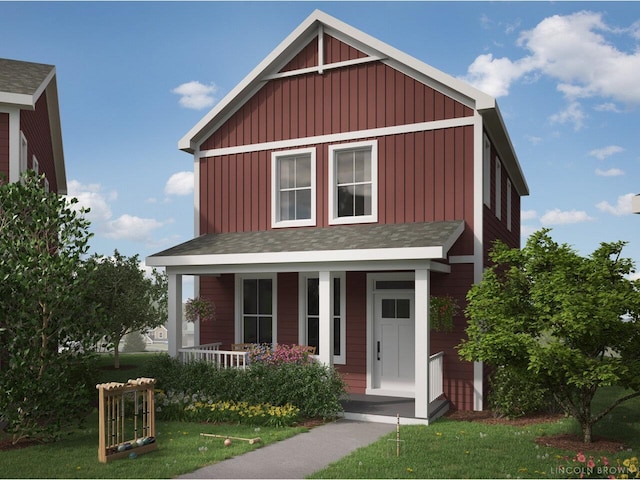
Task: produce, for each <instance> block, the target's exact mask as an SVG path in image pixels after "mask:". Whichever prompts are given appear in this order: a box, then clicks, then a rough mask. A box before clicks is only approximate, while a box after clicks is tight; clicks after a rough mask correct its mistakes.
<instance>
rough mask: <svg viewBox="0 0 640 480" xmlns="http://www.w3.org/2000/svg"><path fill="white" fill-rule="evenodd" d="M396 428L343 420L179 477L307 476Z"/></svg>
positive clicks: (382, 424)
mask: <svg viewBox="0 0 640 480" xmlns="http://www.w3.org/2000/svg"><path fill="white" fill-rule="evenodd" d="M395 429H396V426H395V425H391V424H384V423H372V422H357V421H354V420H345V419H340V420H337V421H335V422H332V423H328V424H325V425H322V426H319V427H315V428H312V429H311V430H310V431H309V432H307V433H300V434H298V435H295V436H294V437H291V438H288V439H286V440H282V441H280V442H276V443H272V444H270V445H267V446H266V447H262V448H258V449H256V450H253V451H251V452H248V453H245V454H244V455H239V456H237V457H234V458H231V459H229V460H224V461H222V462H219V463H216V464H213V465H209V466H208V467H204V468H201V469H200V470H196V471H195V472H192V473H189V474H186V475H183V476H181V477H178V478H304V477H305V476H307V475H311V474H312V473H314V472H316V471H318V470H320V469H322V468H324V467H326V466H327V465H329V464H330V463H332V462H335V461H336V460H339V459H341V458H342V457H344V456H346V455H348V454H349V453H351V452H352V451H354V450H356V449H358V448H360V447H363V446H365V445H369V444H370V443H373V442H375V441H376V440H377V439H378V438H380V437H381V436H383V435H385V434H387V433H389V432H393V431H395Z"/></svg>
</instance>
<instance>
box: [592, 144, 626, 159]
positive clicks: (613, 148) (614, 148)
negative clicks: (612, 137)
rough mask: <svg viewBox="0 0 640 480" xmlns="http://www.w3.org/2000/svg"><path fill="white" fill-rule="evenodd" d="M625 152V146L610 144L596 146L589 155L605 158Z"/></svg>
mask: <svg viewBox="0 0 640 480" xmlns="http://www.w3.org/2000/svg"><path fill="white" fill-rule="evenodd" d="M620 152H624V148H622V147H620V146H618V145H609V146H608V147H604V148H596V149H595V150H591V151H590V152H589V155H590V156H592V157H596V158H597V159H598V160H604V159H605V158H608V157H610V156H611V155H615V154H616V153H620Z"/></svg>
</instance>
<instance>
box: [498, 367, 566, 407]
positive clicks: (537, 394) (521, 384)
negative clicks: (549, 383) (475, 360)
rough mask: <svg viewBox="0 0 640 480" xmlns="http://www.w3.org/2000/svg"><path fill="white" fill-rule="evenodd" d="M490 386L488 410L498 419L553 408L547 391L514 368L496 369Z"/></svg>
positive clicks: (553, 403) (529, 376) (552, 401)
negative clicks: (498, 417)
mask: <svg viewBox="0 0 640 480" xmlns="http://www.w3.org/2000/svg"><path fill="white" fill-rule="evenodd" d="M490 385H491V390H490V392H489V408H491V410H493V411H494V412H495V413H496V414H497V415H498V416H500V417H508V418H517V417H523V416H525V415H529V414H532V413H538V412H543V411H544V412H548V411H551V410H554V408H555V407H554V405H555V402H554V400H553V398H552V396H551V394H550V392H549V390H548V389H547V388H545V387H544V386H542V385H540V384H539V383H538V382H536V381H535V379H534V378H533V377H532V376H531V375H527V374H526V373H522V372H520V371H519V370H517V369H515V368H511V367H506V366H501V367H498V368H496V370H495V371H494V372H493V375H492V377H491V380H490Z"/></svg>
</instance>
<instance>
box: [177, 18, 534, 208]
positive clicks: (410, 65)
mask: <svg viewBox="0 0 640 480" xmlns="http://www.w3.org/2000/svg"><path fill="white" fill-rule="evenodd" d="M322 33H327V34H328V35H331V36H332V37H334V38H336V39H338V40H340V41H342V42H344V43H346V44H348V45H350V46H352V47H354V48H356V49H358V50H360V51H362V52H364V53H365V54H367V55H369V56H370V57H372V58H377V59H379V60H380V61H381V62H382V63H385V64H387V65H389V66H390V67H392V68H394V69H396V70H399V71H401V72H403V73H405V74H407V75H409V76H411V77H412V78H414V79H417V80H418V81H421V82H423V83H424V84H425V85H428V86H430V87H432V88H434V89H435V90H437V91H439V92H442V93H444V94H446V95H448V96H450V97H452V98H454V99H455V100H457V101H459V102H461V103H463V104H464V105H467V106H469V107H471V108H473V109H475V110H477V111H478V112H479V113H480V114H481V115H482V117H483V119H484V124H485V127H486V130H487V133H488V134H489V136H490V137H491V140H492V141H493V144H494V146H495V148H496V149H497V151H498V153H499V155H500V158H501V159H502V161H503V162H504V164H505V167H506V168H507V171H508V172H509V174H510V176H511V178H512V182H513V185H514V187H515V188H516V190H517V191H518V193H519V194H520V195H528V194H529V187H528V186H527V183H526V180H525V178H524V174H523V173H522V169H521V167H520V164H519V162H518V159H517V157H516V154H515V150H514V148H513V145H512V143H511V140H510V138H509V135H508V133H507V130H506V127H505V124H504V121H503V119H502V115H501V113H500V110H499V109H498V104H497V102H496V100H495V98H494V97H492V96H490V95H487V94H486V93H484V92H482V91H480V90H478V89H476V88H474V87H472V86H471V85H469V84H467V83H466V82H463V81H462V80H459V79H457V78H455V77H453V76H451V75H448V74H446V73H444V72H442V71H440V70H438V69H436V68H434V67H431V66H430V65H427V64H426V63H424V62H422V61H420V60H417V59H416V58H414V57H412V56H410V55H408V54H406V53H404V52H402V51H400V50H398V49H396V48H394V47H392V46H390V45H388V44H386V43H384V42H382V41H380V40H378V39H376V38H374V37H372V36H370V35H368V34H366V33H364V32H362V31H360V30H358V29H356V28H354V27H352V26H350V25H348V24H346V23H344V22H342V21H340V20H338V19H336V18H334V17H332V16H330V15H327V14H326V13H324V12H322V11H320V10H315V11H314V12H313V13H311V15H309V16H308V17H307V18H306V19H305V20H304V21H303V22H302V23H301V24H300V25H299V26H298V27H297V28H296V29H295V30H294V31H293V32H292V33H291V34H290V35H289V36H288V37H287V38H285V39H284V40H283V41H282V42H281V43H280V45H278V46H277V47H276V48H275V49H274V50H273V51H272V52H271V53H270V54H269V55H268V56H267V57H266V58H265V59H264V60H263V61H262V62H261V63H260V64H259V65H258V66H256V67H255V68H254V69H253V70H252V71H251V72H250V73H249V74H248V75H247V76H246V77H245V78H244V79H243V80H242V81H241V82H240V83H239V84H238V85H237V86H236V87H235V88H234V89H233V90H231V91H230V92H229V93H228V94H227V95H226V96H225V97H224V98H223V99H222V100H221V101H220V102H219V103H218V104H217V105H216V106H214V107H213V108H212V109H211V110H210V111H209V112H208V113H207V114H206V115H205V116H204V117H203V118H202V119H201V120H200V121H199V122H198V123H197V124H196V125H195V126H194V127H193V128H192V129H191V130H190V131H189V132H188V133H187V134H186V135H185V136H184V137H182V138H181V139H180V141H179V142H178V148H179V149H181V150H183V151H185V152H189V153H194V152H195V151H196V150H197V149H198V146H199V145H200V143H201V142H203V141H204V140H205V139H206V138H207V137H208V136H209V135H211V133H213V132H214V131H215V130H216V129H217V128H218V127H220V126H221V125H222V124H223V123H224V122H225V121H226V120H227V119H228V118H229V117H230V116H231V115H232V114H233V113H234V112H236V111H237V110H238V109H239V108H240V107H241V106H242V105H243V104H244V103H246V102H247V101H248V100H249V99H250V98H251V97H252V96H253V95H254V94H255V93H256V92H257V91H258V90H260V88H262V86H263V85H264V84H265V83H266V82H268V81H269V80H270V76H271V75H274V74H276V73H278V72H279V71H280V70H281V69H282V68H283V67H284V66H285V65H286V64H287V63H288V62H289V61H290V60H291V59H293V57H295V55H296V54H298V53H299V52H300V50H302V49H303V48H304V47H305V46H307V44H308V43H309V42H310V41H311V40H312V39H313V38H315V37H316V36H318V35H319V34H322ZM327 67H328V66H327V65H319V66H317V67H316V71H318V72H321V71H322V70H323V69H325V68H327ZM307 70H309V71H313V69H307Z"/></svg>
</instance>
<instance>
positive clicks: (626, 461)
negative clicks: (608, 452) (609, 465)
mask: <svg viewBox="0 0 640 480" xmlns="http://www.w3.org/2000/svg"><path fill="white" fill-rule="evenodd" d="M622 464H623V465H624V466H625V467H628V466H629V465H631V459H629V458H625V459H624V462H622Z"/></svg>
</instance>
